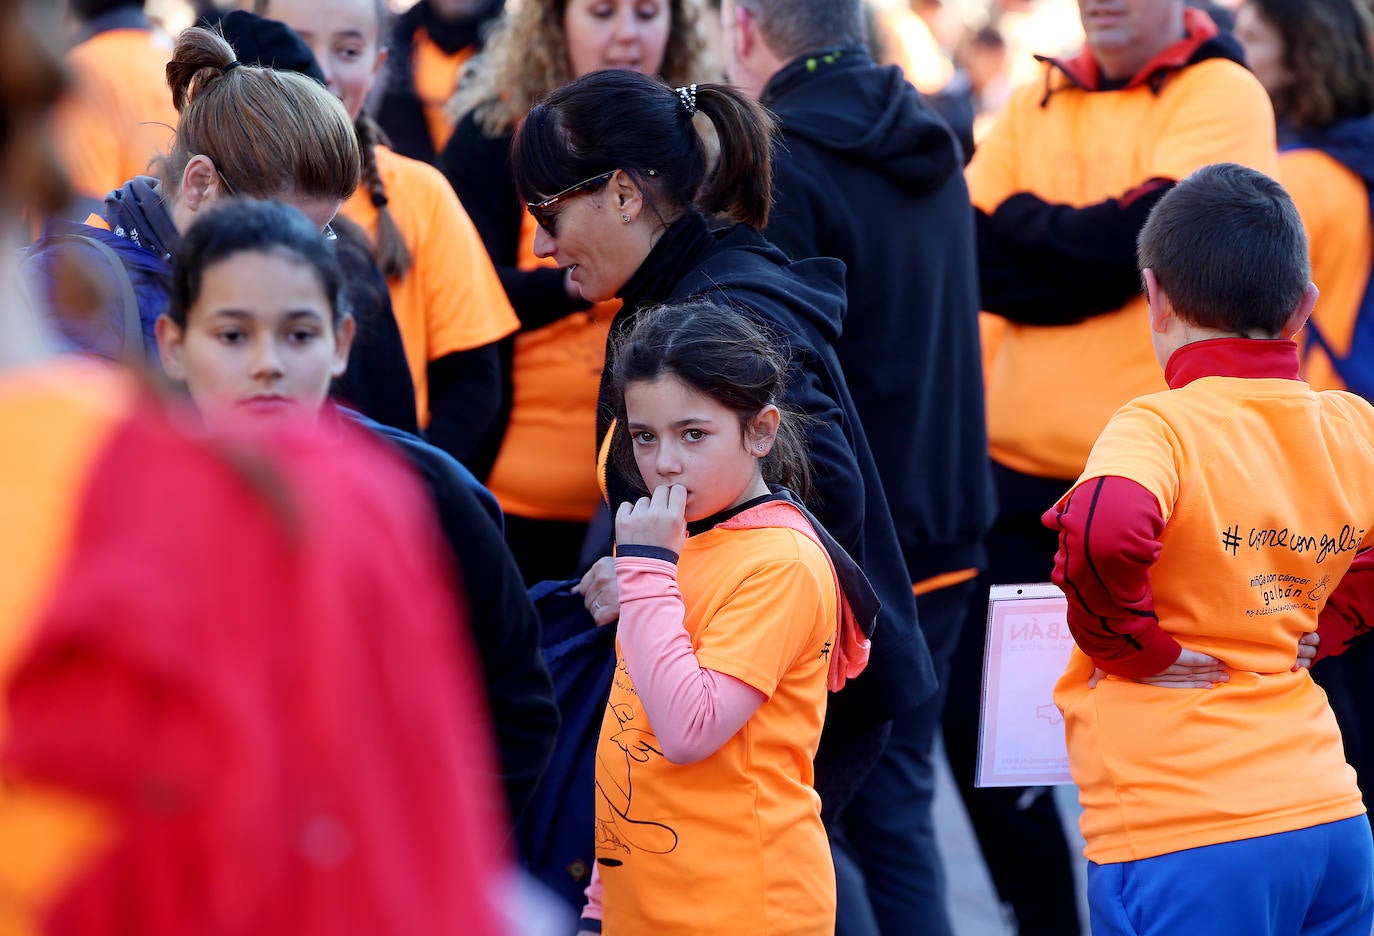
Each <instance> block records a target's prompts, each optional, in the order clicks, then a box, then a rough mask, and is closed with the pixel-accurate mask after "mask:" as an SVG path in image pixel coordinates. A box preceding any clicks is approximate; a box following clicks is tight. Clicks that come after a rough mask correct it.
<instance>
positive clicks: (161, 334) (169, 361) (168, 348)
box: [153, 315, 186, 381]
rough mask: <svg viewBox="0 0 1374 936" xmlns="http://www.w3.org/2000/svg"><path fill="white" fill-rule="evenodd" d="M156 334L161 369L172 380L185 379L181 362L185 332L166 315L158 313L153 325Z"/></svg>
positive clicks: (184, 369) (183, 365)
mask: <svg viewBox="0 0 1374 936" xmlns="http://www.w3.org/2000/svg"><path fill="white" fill-rule="evenodd" d="M153 333H154V334H155V335H156V336H157V356H158V358H159V359H160V360H161V361H162V369H163V371H165V372H166V374H167V376H168V377H170V378H172V379H173V380H181V381H184V380H185V379H186V365H185V364H184V363H182V352H183V351H184V350H185V338H186V334H185V332H183V331H182V330H181V326H180V325H178V324H177V323H176V322H173V321H172V320H171V318H169V317H168V316H166V315H159V316H158V317H157V322H156V323H155V324H154V325H153Z"/></svg>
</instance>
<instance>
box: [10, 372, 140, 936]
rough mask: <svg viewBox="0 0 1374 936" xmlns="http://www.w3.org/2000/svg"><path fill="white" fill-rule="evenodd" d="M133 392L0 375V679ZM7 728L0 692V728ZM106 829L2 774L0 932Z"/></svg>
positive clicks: (48, 589)
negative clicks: (102, 454) (1, 518)
mask: <svg viewBox="0 0 1374 936" xmlns="http://www.w3.org/2000/svg"><path fill="white" fill-rule="evenodd" d="M133 397H134V389H133V385H132V383H131V381H130V380H129V378H128V377H127V375H124V374H122V373H121V372H119V371H117V370H115V369H113V368H109V367H107V366H104V365H101V364H95V363H89V362H81V361H70V362H67V363H64V364H61V365H58V366H51V365H45V366H42V367H40V368H37V369H34V370H26V371H22V372H16V373H10V374H4V375H0V517H4V518H5V519H4V522H3V523H0V685H8V684H9V681H10V676H11V674H12V672H13V670H14V667H15V666H16V665H17V664H18V663H19V660H20V658H21V656H22V655H23V654H24V652H25V650H26V649H27V647H28V643H29V640H30V638H31V637H32V635H33V631H34V628H35V627H36V625H37V623H38V620H39V617H40V615H41V614H42V612H43V610H44V609H45V607H46V605H47V602H48V599H49V597H50V595H51V593H52V589H53V588H55V587H56V586H57V582H58V579H59V577H60V576H61V573H62V571H63V562H64V560H65V559H66V557H67V555H68V554H69V552H70V550H71V545H72V542H73V539H74V537H75V535H76V529H77V524H78V521H79V520H80V511H81V508H82V504H83V502H84V500H85V497H86V495H87V489H86V482H87V479H88V476H89V473H90V472H91V470H92V469H93V466H94V464H95V462H96V461H97V459H98V458H99V457H100V455H101V453H102V452H103V450H104V449H105V446H106V443H107V441H108V440H109V438H110V437H111V435H112V434H113V433H114V431H115V430H116V429H118V427H119V426H120V424H121V417H122V416H123V415H124V414H125V413H127V412H128V411H129V409H130V405H131V402H132V400H133ZM110 496H112V497H113V496H118V492H116V491H111V494H110ZM5 725H6V718H5V709H4V697H3V696H0V737H3V735H4V733H5ZM112 833H113V824H112V822H111V819H110V818H109V817H106V816H104V815H103V814H101V813H100V812H99V811H98V810H96V809H95V807H94V806H93V805H91V804H89V803H86V802H84V801H82V800H80V799H78V798H76V797H74V796H72V795H70V794H66V793H60V792H58V791H56V790H51V789H45V788H38V787H34V786H31V785H27V784H17V783H13V782H0V841H2V842H4V843H6V847H5V848H2V849H0V934H3V936H13V934H21V933H37V932H38V929H37V924H36V921H37V920H38V919H39V918H40V917H41V915H42V913H43V912H44V910H45V909H46V906H47V904H48V902H49V901H50V900H52V899H53V898H54V897H55V896H56V895H57V894H58V893H60V892H61V891H62V890H63V889H64V888H65V887H66V886H67V885H68V883H69V881H70V880H71V878H72V877H74V876H75V875H77V874H78V873H81V872H83V871H84V870H85V868H86V866H87V864H88V862H89V861H90V859H91V858H92V856H93V855H94V854H95V852H96V851H97V850H99V849H100V848H102V847H103V846H104V845H105V844H106V843H107V842H108V841H109V839H110V837H111V836H112Z"/></svg>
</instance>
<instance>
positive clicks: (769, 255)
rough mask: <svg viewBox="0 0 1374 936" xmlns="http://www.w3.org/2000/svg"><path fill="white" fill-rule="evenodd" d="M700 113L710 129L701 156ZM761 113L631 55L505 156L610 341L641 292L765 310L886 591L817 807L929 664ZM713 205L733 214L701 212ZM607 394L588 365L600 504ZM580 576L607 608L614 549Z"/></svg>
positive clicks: (790, 397)
mask: <svg viewBox="0 0 1374 936" xmlns="http://www.w3.org/2000/svg"><path fill="white" fill-rule="evenodd" d="M698 115H700V116H701V117H704V118H705V119H706V120H707V121H709V123H710V124H711V127H712V129H714V131H715V135H716V138H717V139H718V140H719V142H720V152H719V157H718V158H717V160H716V161H715V162H714V165H713V167H712V164H711V163H710V161H709V160H708V158H707V151H706V146H705V143H704V141H703V139H702V137H701V136H700V134H699V133H698V131H697V128H696V125H695V122H694V118H696V117H697V116H698ZM772 130H773V124H772V120H771V118H770V117H769V116H768V115H767V113H766V112H765V111H764V110H763V109H762V108H760V107H759V106H758V105H757V104H755V103H754V102H753V101H752V100H750V99H749V98H748V97H746V96H745V95H743V94H742V93H740V92H739V91H736V90H735V89H733V88H730V87H726V86H723V85H715V84H702V85H691V86H688V87H683V88H677V89H673V88H669V87H668V86H666V85H664V84H663V83H662V82H661V81H658V80H656V79H653V78H648V77H646V76H644V75H638V74H635V73H633V72H624V71H599V72H595V73H593V74H590V75H587V76H585V77H583V78H579V79H578V80H577V81H574V82H573V83H572V84H570V85H568V86H566V87H564V88H561V89H559V90H557V91H555V92H554V93H553V94H551V95H549V97H548V98H547V99H546V100H545V101H544V102H543V103H542V104H539V105H537V106H536V107H534V108H533V109H532V110H531V111H530V113H529V116H528V117H527V118H526V119H525V121H524V123H523V124H522V125H521V126H520V129H519V130H518V131H517V133H516V135H515V142H514V146H513V148H512V151H511V162H512V165H513V166H514V169H515V179H516V184H517V185H518V187H519V190H520V191H521V192H522V193H523V194H524V196H525V198H526V199H527V201H528V202H529V204H528V207H529V211H530V213H531V215H533V216H534V218H535V219H536V220H537V221H538V223H539V230H538V232H537V233H536V235H535V239H534V250H535V253H536V254H538V255H539V256H541V257H549V258H552V259H553V260H554V261H555V262H556V263H557V265H558V267H559V269H562V270H567V271H569V272H568V276H569V279H570V281H571V282H572V283H573V284H574V285H575V286H576V287H577V289H578V291H579V292H580V293H581V295H582V296H583V297H584V298H585V299H586V300H587V301H589V302H603V301H605V300H608V299H612V298H618V299H620V300H621V301H622V303H623V305H622V307H621V309H620V311H619V312H617V313H616V315H615V318H614V319H613V320H612V322H611V328H610V340H611V342H612V343H614V342H617V341H618V340H620V337H621V336H622V335H624V334H626V333H628V331H629V329H631V328H632V327H633V326H634V324H635V322H636V321H637V319H638V318H639V316H640V314H641V313H642V312H643V311H644V310H645V309H647V308H649V307H651V306H654V305H658V304H661V303H665V302H670V301H671V302H674V303H676V302H681V301H684V300H687V299H691V298H703V299H708V300H710V301H713V302H715V303H717V304H719V305H725V306H729V307H732V308H735V309H738V310H741V311H744V312H746V313H747V314H748V315H749V316H750V317H751V318H752V319H753V320H754V321H755V322H756V323H759V324H761V325H763V326H765V327H766V328H767V329H768V330H769V331H770V332H771V333H772V334H773V335H774V336H775V340H777V341H778V342H779V344H780V346H781V347H780V349H779V350H780V351H781V352H782V353H783V354H784V355H785V356H786V357H787V359H788V361H789V363H790V366H791V379H790V380H789V382H788V387H787V392H786V395H785V397H784V400H783V401H781V402H784V403H786V404H787V405H788V406H790V407H791V408H792V409H793V410H794V411H797V412H800V413H802V414H804V415H805V416H806V417H808V418H807V419H805V420H804V422H803V424H802V429H803V432H804V434H805V436H806V441H807V447H808V449H809V454H810V457H811V460H812V463H813V464H814V465H815V468H816V470H815V476H816V484H815V495H816V496H815V501H816V505H815V509H816V512H817V516H818V519H819V520H820V521H821V523H822V525H823V526H824V527H825V528H826V529H827V530H828V531H829V532H830V533H831V535H833V536H834V538H835V539H836V540H837V541H838V542H839V544H840V545H841V546H842V547H843V548H844V549H845V551H846V552H848V553H849V554H850V555H851V556H853V557H855V559H856V560H857V561H858V562H859V564H860V565H861V566H862V567H863V570H864V572H865V573H866V574H867V576H868V578H869V580H870V581H871V582H872V584H873V586H874V588H875V590H876V591H877V593H878V596H879V598H880V599H881V601H882V605H883V607H882V612H881V614H880V615H879V623H878V627H877V630H876V632H875V635H874V641H873V651H872V655H871V656H870V660H869V667H868V671H867V672H866V673H865V674H864V675H863V676H862V677H860V678H859V679H858V680H856V681H855V682H854V684H853V685H852V686H851V687H849V688H846V690H845V691H844V692H843V693H840V694H839V695H838V696H836V697H835V698H834V699H833V700H832V701H831V712H830V714H829V715H828V716H827V719H826V731H825V735H824V736H823V737H822V740H821V749H820V753H819V754H818V755H817V763H816V789H817V791H818V792H819V793H820V794H821V802H822V804H823V810H822V818H823V819H825V820H827V822H828V821H829V820H830V819H831V818H832V817H833V815H834V812H835V810H837V809H839V808H841V807H842V806H843V804H844V802H845V800H847V799H848V797H849V795H851V794H852V792H853V787H852V784H855V783H857V781H858V780H859V779H861V778H862V777H863V774H864V772H865V767H864V765H865V764H867V765H869V766H871V764H872V761H873V760H874V759H876V758H877V756H878V754H879V753H880V752H881V750H882V745H883V741H884V738H885V736H886V726H887V722H888V721H890V720H891V718H892V717H893V716H894V715H895V714H897V713H899V712H903V711H905V710H906V709H907V708H909V707H912V706H915V705H917V704H919V703H920V702H921V701H922V700H923V699H924V698H926V697H927V696H928V695H930V693H931V691H932V690H933V689H934V675H933V671H932V669H931V664H930V656H929V653H928V652H927V650H926V646H925V641H924V639H923V638H922V637H921V635H920V631H919V628H918V627H917V626H916V607H915V599H914V597H913V596H912V593H911V584H910V582H909V581H908V579H907V572H906V567H905V563H904V562H903V559H902V554H901V550H900V548H899V546H898V543H897V536H896V531H895V530H894V528H893V524H892V517H891V515H890V513H889V512H888V509H887V502H886V500H885V499H884V497H883V490H882V485H881V483H880V481H879V479H878V472H877V467H876V465H875V464H874V461H873V456H872V454H871V453H870V451H869V448H868V441H867V439H866V437H865V436H864V432H863V428H862V427H861V425H860V423H859V419H858V415H857V413H856V412H855V409H854V404H853V401H852V400H851V399H850V396H849V389H848V386H847V385H846V383H845V380H844V376H843V374H842V372H841V370H840V365H839V361H838V359H837V358H836V355H835V352H834V349H833V347H832V344H833V342H834V341H835V340H836V339H837V338H838V337H839V334H840V324H841V320H842V318H843V315H844V312H845V304H846V303H845V290H844V266H843V264H841V263H840V262H839V261H838V260H833V259H826V258H820V259H809V260H801V261H791V260H789V259H788V258H787V256H786V255H785V254H784V253H783V252H782V251H781V250H779V249H777V248H776V247H774V246H773V245H772V244H770V243H769V242H768V241H767V240H766V239H765V238H764V237H763V236H762V235H761V234H759V232H758V231H759V229H760V228H762V227H763V226H764V225H765V224H766V222H767V218H768V211H769V207H770V199H771V188H772V182H771V146H772ZM841 207H842V206H837V209H836V210H840V208H841ZM716 218H721V219H724V220H725V221H727V222H734V223H733V224H728V223H727V224H726V225H725V226H724V227H721V228H720V229H718V230H712V225H713V222H714V219H716ZM609 394H610V388H609V386H608V385H607V383H606V381H605V380H604V379H603V382H602V391H601V402H600V404H599V406H598V410H597V413H598V416H597V441H598V451H599V452H601V453H602V454H603V458H602V462H603V464H604V468H603V471H602V476H603V478H604V481H605V491H606V494H607V498H608V501H609V503H610V506H611V509H612V510H613V511H614V510H615V509H617V508H618V507H619V506H620V504H622V503H624V502H627V501H629V502H633V501H635V499H636V498H637V497H638V494H637V493H636V491H637V485H636V484H635V483H634V480H633V479H632V478H629V477H627V476H626V475H625V474H624V473H622V472H620V471H618V470H617V468H616V467H615V466H616V464H617V461H618V459H616V458H607V457H604V456H605V455H607V454H608V453H611V452H612V451H613V450H614V451H617V452H618V451H620V450H621V447H623V446H627V445H628V438H627V435H626V433H625V431H624V429H623V428H622V427H619V426H614V425H613V424H612V422H611V418H610V414H611V413H613V412H614V408H613V407H612V406H611V405H610V396H609ZM609 546H610V544H609V542H608V543H607V544H606V553H605V554H603V555H606V554H608V553H609ZM579 590H580V591H581V593H582V595H583V597H584V599H585V602H586V605H587V608H588V610H589V611H590V612H591V613H592V616H593V617H594V618H595V619H596V621H597V623H599V624H606V623H609V622H611V621H613V620H615V619H616V618H617V617H618V615H619V599H618V591H617V587H616V582H615V565H614V561H613V560H610V559H600V560H598V561H597V563H596V564H595V565H593V567H592V568H591V570H590V571H589V572H588V573H587V574H586V575H585V576H584V577H583V579H582V582H581V584H580V585H579Z"/></svg>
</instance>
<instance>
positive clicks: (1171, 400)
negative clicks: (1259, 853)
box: [1055, 376, 1374, 863]
mask: <svg viewBox="0 0 1374 936" xmlns="http://www.w3.org/2000/svg"><path fill="white" fill-rule="evenodd" d="M1107 476H1116V477H1122V478H1128V479H1130V480H1132V481H1135V482H1136V483H1138V484H1140V485H1141V486H1142V487H1144V488H1145V489H1146V490H1148V491H1150V492H1151V493H1152V494H1154V496H1155V497H1156V499H1157V500H1158V502H1159V509H1160V511H1161V514H1162V515H1163V517H1164V520H1165V528H1164V532H1163V534H1162V535H1161V536H1160V543H1161V549H1160V554H1159V559H1158V561H1157V562H1156V563H1155V564H1154V565H1153V566H1152V567H1151V569H1150V583H1151V590H1152V593H1153V596H1154V607H1155V612H1156V613H1157V615H1158V618H1159V623H1160V626H1161V627H1162V628H1163V629H1164V630H1165V631H1166V632H1168V633H1169V634H1170V635H1171V636H1173V637H1174V639H1176V640H1177V641H1178V642H1179V643H1180V644H1182V645H1183V646H1184V647H1185V648H1187V649H1190V650H1197V651H1200V652H1202V653H1207V654H1211V655H1212V656H1215V657H1217V658H1218V659H1220V660H1222V661H1223V662H1225V663H1226V665H1227V667H1228V672H1229V674H1230V681H1229V682H1227V683H1223V684H1220V685H1217V686H1214V687H1213V688H1211V689H1173V688H1160V687H1155V686H1150V685H1145V684H1142V683H1137V682H1134V681H1131V680H1128V679H1121V678H1117V677H1114V676H1112V677H1107V678H1106V679H1104V680H1102V681H1101V682H1099V683H1098V684H1097V686H1096V688H1093V689H1089V688H1088V679H1089V677H1090V676H1091V674H1092V672H1093V663H1092V661H1091V660H1090V659H1089V658H1088V657H1086V656H1085V655H1084V654H1083V653H1082V652H1081V651H1079V650H1077V649H1075V650H1074V652H1073V656H1072V657H1071V659H1070V662H1069V666H1068V669H1067V671H1066V672H1065V673H1064V675H1063V677H1062V678H1061V679H1060V680H1059V683H1058V685H1057V686H1056V687H1055V702H1056V703H1057V704H1058V706H1059V708H1060V709H1061V710H1062V711H1063V713H1064V728H1065V733H1066V735H1067V739H1068V747H1069V765H1070V768H1071V770H1072V773H1073V778H1074V782H1075V783H1076V784H1077V785H1078V789H1079V801H1080V802H1081V803H1082V805H1083V815H1082V819H1081V821H1080V824H1081V827H1082V830H1083V835H1084V837H1085V838H1086V839H1087V848H1086V851H1085V853H1086V855H1087V857H1088V858H1089V859H1090V860H1092V861H1095V862H1099V863H1109V862H1120V861H1133V860H1137V859H1141V858H1150V857H1153V856H1155V855H1160V854H1165V853H1168V852H1175V851H1179V850H1182V849H1186V848H1195V847H1197V846H1202V845H1212V844H1217V843H1220V842H1229V841H1236V840H1239V839H1246V838H1254V837H1256V836H1261V835H1270V834H1273V833H1277V832H1288V831H1292V830H1295V829H1301V828H1306V827H1309V826H1313V825H1317V824H1320V823H1326V822H1333V821H1336V820H1339V819H1348V818H1350V817H1352V816H1356V815H1359V814H1361V813H1363V812H1364V805H1363V803H1362V802H1361V799H1360V791H1359V788H1358V787H1357V786H1356V785H1355V774H1354V771H1353V770H1352V769H1351V768H1350V767H1348V766H1346V763H1345V756H1344V749H1343V747H1342V744H1341V734H1340V729H1339V728H1338V727H1337V725H1336V720H1335V717H1334V716H1333V715H1332V712H1331V708H1330V706H1329V705H1328V704H1327V701H1326V695H1325V693H1323V692H1322V690H1321V689H1320V688H1319V687H1318V686H1317V685H1316V683H1314V682H1313V681H1312V678H1311V675H1310V674H1309V673H1308V672H1307V671H1306V670H1302V671H1300V672H1296V673H1294V672H1291V668H1292V666H1293V661H1294V660H1295V659H1296V658H1297V646H1298V640H1299V638H1300V637H1301V636H1302V635H1303V634H1304V633H1307V632H1310V631H1315V630H1316V629H1317V615H1318V613H1319V612H1320V611H1321V609H1322V607H1323V606H1324V605H1325V603H1326V599H1327V596H1328V595H1329V594H1330V593H1331V591H1332V590H1333V589H1334V588H1335V587H1336V584H1337V583H1338V582H1339V581H1340V579H1341V576H1342V575H1344V574H1345V571H1346V569H1347V568H1348V567H1349V565H1350V562H1351V560H1352V559H1353V558H1354V556H1355V550H1356V548H1357V547H1360V546H1361V545H1362V544H1363V545H1365V546H1367V545H1369V544H1370V543H1374V486H1371V485H1370V483H1369V479H1370V477H1371V476H1374V407H1371V406H1370V405H1369V404H1368V403H1366V402H1364V401H1363V400H1361V399H1359V398H1358V397H1356V396H1354V395H1353V394H1349V393H1345V392H1341V391H1326V392H1323V393H1317V392H1314V391H1313V390H1311V389H1310V388H1309V387H1308V385H1307V384H1306V383H1304V382H1302V381H1299V380H1291V379H1283V378H1279V377H1261V378H1239V377H1225V376H1204V377H1200V378H1198V379H1195V380H1193V381H1192V382H1191V383H1188V384H1186V385H1185V386H1182V387H1180V388H1179V389H1176V390H1170V391H1166V392H1162V393H1157V394H1152V395H1150V396H1146V397H1142V398H1140V399H1138V400H1135V401H1133V402H1132V403H1130V404H1129V405H1127V406H1125V407H1123V408H1122V409H1121V410H1120V411H1119V412H1117V413H1116V415H1114V416H1113V417H1112V418H1111V422H1110V423H1109V424H1108V425H1107V428H1106V429H1105V431H1104V432H1103V433H1102V436H1101V438H1100V439H1099V440H1098V441H1097V444H1096V445H1095V446H1094V447H1093V450H1092V454H1091V456H1090V457H1089V459H1088V464H1087V468H1086V469H1085V470H1084V472H1083V476H1082V477H1081V478H1080V479H1079V481H1078V483H1079V484H1081V483H1083V482H1084V481H1088V480H1090V479H1092V478H1099V477H1107ZM1066 496H1067V495H1066ZM1061 503H1062V501H1061Z"/></svg>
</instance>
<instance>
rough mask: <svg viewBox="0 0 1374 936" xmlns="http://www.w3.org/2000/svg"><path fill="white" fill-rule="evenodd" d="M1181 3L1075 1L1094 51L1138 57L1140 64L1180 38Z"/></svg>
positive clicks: (1180, 0)
mask: <svg viewBox="0 0 1374 936" xmlns="http://www.w3.org/2000/svg"><path fill="white" fill-rule="evenodd" d="M1182 6H1183V0H1078V13H1079V16H1080V17H1082V20H1083V32H1084V33H1085V34H1087V37H1088V46H1089V47H1090V48H1091V49H1092V50H1093V52H1094V53H1096V54H1098V55H1099V56H1102V55H1106V56H1117V57H1119V56H1123V55H1124V56H1125V57H1127V58H1130V59H1132V60H1134V59H1140V62H1139V64H1140V65H1141V66H1143V65H1144V64H1145V63H1146V62H1148V61H1149V60H1150V59H1152V58H1154V56H1155V55H1156V54H1157V53H1158V52H1160V51H1162V50H1163V49H1165V48H1167V47H1168V46H1170V45H1172V44H1173V43H1174V42H1176V41H1177V40H1178V39H1179V38H1181V37H1180V36H1178V35H1177V34H1176V33H1177V24H1178V23H1179V22H1180V16H1181V10H1182ZM1133 52H1135V53H1137V54H1134V55H1132V54H1131V53H1133ZM1113 77H1117V78H1120V77H1128V76H1122V75H1114V76H1113Z"/></svg>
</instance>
